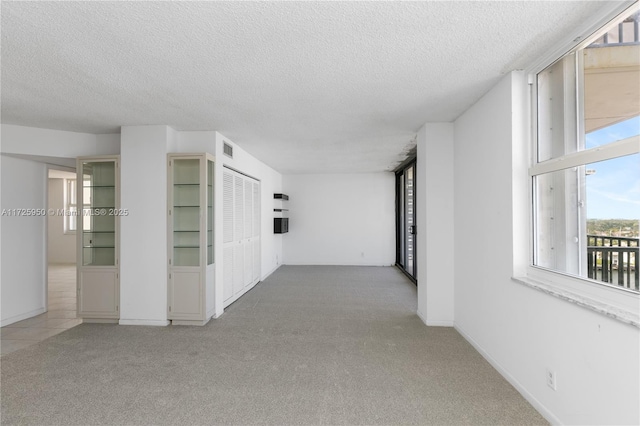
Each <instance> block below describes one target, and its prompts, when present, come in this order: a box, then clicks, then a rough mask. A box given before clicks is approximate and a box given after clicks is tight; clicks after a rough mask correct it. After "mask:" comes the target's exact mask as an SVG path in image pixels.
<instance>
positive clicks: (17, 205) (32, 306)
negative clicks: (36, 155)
mask: <svg viewBox="0 0 640 426" xmlns="http://www.w3.org/2000/svg"><path fill="white" fill-rule="evenodd" d="M0 170H1V171H0V174H1V177H0V185H1V189H2V191H1V192H0V194H1V197H0V210H4V209H45V210H46V209H47V204H46V186H45V185H46V183H47V168H46V166H45V165H44V164H40V163H36V162H33V161H28V160H23V159H18V158H12V157H6V156H4V155H2V156H0ZM45 220H46V217H45V216H13V215H11V213H7V214H3V215H2V218H1V221H0V222H1V224H0V233H1V235H2V242H1V247H0V258H1V259H2V260H1V262H2V264H1V266H0V283H1V289H0V292H1V293H2V326H5V325H8V324H12V323H14V322H16V321H20V320H22V319H25V318H29V317H32V316H34V315H38V314H40V313H42V312H44V311H45V303H46V298H45V291H46V274H45V271H46V265H45V254H46V253H45Z"/></svg>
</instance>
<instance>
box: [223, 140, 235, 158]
mask: <svg viewBox="0 0 640 426" xmlns="http://www.w3.org/2000/svg"><path fill="white" fill-rule="evenodd" d="M222 152H223V153H224V155H226V156H227V157H230V158H233V147H232V146H231V145H229V144H228V143H226V142H223V143H222Z"/></svg>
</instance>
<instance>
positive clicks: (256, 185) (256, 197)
mask: <svg viewBox="0 0 640 426" xmlns="http://www.w3.org/2000/svg"><path fill="white" fill-rule="evenodd" d="M252 186H253V236H254V237H259V236H260V182H253V185H252Z"/></svg>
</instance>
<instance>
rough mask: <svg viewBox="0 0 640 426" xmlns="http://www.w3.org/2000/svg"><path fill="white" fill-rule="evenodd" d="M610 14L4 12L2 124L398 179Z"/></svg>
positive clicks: (196, 9) (225, 6)
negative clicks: (241, 152)
mask: <svg viewBox="0 0 640 426" xmlns="http://www.w3.org/2000/svg"><path fill="white" fill-rule="evenodd" d="M601 6H602V3H599V2H593V1H586V2H582V1H570V2H562V1H548V2H543V1H513V2H484V1H472V2H92V1H83V2H12V1H2V3H1V8H2V10H1V13H2V29H1V32H2V46H1V47H2V63H1V65H2V92H1V95H2V99H1V101H2V122H3V123H7V124H18V125H24V126H33V127H43V128H51V129H61V130H70V131H78V132H90V133H113V132H119V130H120V126H122V125H142V124H167V125H170V126H172V127H174V128H175V129H178V130H218V131H219V132H221V133H222V134H224V135H225V136H227V137H229V138H230V139H231V140H232V141H234V142H236V143H238V144H239V145H240V146H241V147H243V148H244V149H246V150H247V151H249V152H250V153H252V154H253V155H255V156H256V157H258V158H260V159H261V160H262V161H264V162H265V163H267V164H269V165H270V166H272V167H274V168H275V169H276V170H278V171H280V172H283V173H319V172H334V173H335V172H369V171H381V170H389V169H390V168H393V167H394V166H395V165H396V164H398V162H400V161H402V160H403V159H404V157H405V156H406V152H407V151H408V150H410V149H411V148H412V144H414V142H413V138H414V135H415V133H416V131H417V130H418V129H419V128H420V126H421V125H422V124H423V123H425V122H427V121H430V122H433V121H452V120H454V119H455V118H456V117H458V116H459V115H460V114H461V113H462V112H464V110H466V109H467V108H468V107H469V106H471V105H472V104H473V103H474V102H475V101H477V100H478V99H479V98H480V97H481V96H482V94H484V93H485V92H486V91H487V90H489V89H490V88H491V87H492V86H493V85H494V84H495V83H496V82H497V81H498V80H499V79H500V77H501V75H503V74H504V73H505V72H508V71H511V70H513V69H518V68H521V67H524V66H527V65H528V64H529V63H530V62H531V61H533V60H534V59H536V58H537V57H539V56H541V55H542V54H544V53H545V51H546V50H547V49H550V48H552V47H553V43H554V42H555V41H557V40H558V39H560V38H562V37H563V36H564V35H565V34H566V33H567V31H568V30H569V29H572V28H574V27H576V26H578V25H579V24H580V23H581V22H582V21H583V20H584V18H585V17H586V16H588V15H590V14H593V13H594V12H595V11H597V9H598V8H600V7H601Z"/></svg>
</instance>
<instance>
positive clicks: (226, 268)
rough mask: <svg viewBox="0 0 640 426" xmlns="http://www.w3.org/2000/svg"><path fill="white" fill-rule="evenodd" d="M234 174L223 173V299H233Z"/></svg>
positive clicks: (225, 171)
mask: <svg viewBox="0 0 640 426" xmlns="http://www.w3.org/2000/svg"><path fill="white" fill-rule="evenodd" d="M233 199H234V197H233V174H231V172H229V171H227V170H224V171H223V172H222V211H223V214H222V227H223V229H222V242H223V249H222V282H223V299H224V301H225V302H226V301H227V300H229V299H231V297H233V242H234V241H233V206H234V203H233Z"/></svg>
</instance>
